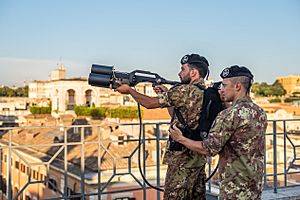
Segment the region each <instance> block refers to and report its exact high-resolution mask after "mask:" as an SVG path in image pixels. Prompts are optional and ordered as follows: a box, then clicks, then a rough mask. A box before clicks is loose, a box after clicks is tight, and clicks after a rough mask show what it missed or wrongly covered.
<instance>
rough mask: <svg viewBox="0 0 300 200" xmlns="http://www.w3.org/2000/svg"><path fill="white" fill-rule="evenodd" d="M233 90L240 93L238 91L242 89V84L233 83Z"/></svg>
mask: <svg viewBox="0 0 300 200" xmlns="http://www.w3.org/2000/svg"><path fill="white" fill-rule="evenodd" d="M235 89H236V90H237V91H240V90H241V89H242V84H241V83H240V82H239V81H237V82H236V83H235Z"/></svg>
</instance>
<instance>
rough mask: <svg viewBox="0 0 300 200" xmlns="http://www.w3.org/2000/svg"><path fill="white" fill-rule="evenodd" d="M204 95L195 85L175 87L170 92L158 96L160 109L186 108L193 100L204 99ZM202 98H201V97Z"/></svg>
mask: <svg viewBox="0 0 300 200" xmlns="http://www.w3.org/2000/svg"><path fill="white" fill-rule="evenodd" d="M201 95H202V93H201V92H199V91H197V88H196V86H193V85H187V84H185V85H179V86H174V87H172V88H171V89H170V90H168V92H165V93H161V94H158V99H159V104H160V107H162V108H164V107H170V106H175V107H176V108H180V107H185V106H186V105H187V104H189V103H190V101H191V100H192V99H202V96H201ZM199 96H200V97H201V98H200V97H199Z"/></svg>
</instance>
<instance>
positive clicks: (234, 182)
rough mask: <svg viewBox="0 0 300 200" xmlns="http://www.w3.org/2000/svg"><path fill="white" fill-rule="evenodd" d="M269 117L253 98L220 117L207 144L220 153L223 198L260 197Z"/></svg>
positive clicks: (236, 103) (221, 192)
mask: <svg viewBox="0 0 300 200" xmlns="http://www.w3.org/2000/svg"><path fill="white" fill-rule="evenodd" d="M266 127H267V116H266V113H265V112H264V111H263V109H262V108H260V107H259V106H257V105H256V104H254V103H253V102H252V100H251V99H250V98H249V97H244V98H241V99H238V100H237V101H236V102H235V103H234V104H233V105H232V106H231V107H229V108H227V109H226V110H223V111H222V112H220V113H219V115H218V116H217V118H216V120H215V122H214V124H213V127H212V129H211V130H210V133H209V136H208V139H207V140H205V141H203V146H204V148H206V150H207V151H208V152H209V154H210V155H212V156H213V155H216V154H218V153H219V158H220V166H219V173H220V178H221V184H220V187H221V191H220V197H221V199H260V197H261V191H262V178H263V162H264V144H265V132H266Z"/></svg>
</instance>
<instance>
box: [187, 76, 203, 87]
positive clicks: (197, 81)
mask: <svg viewBox="0 0 300 200" xmlns="http://www.w3.org/2000/svg"><path fill="white" fill-rule="evenodd" d="M190 84H191V85H195V84H201V85H204V79H203V78H202V77H201V78H199V79H197V80H194V81H192V82H191V83H190Z"/></svg>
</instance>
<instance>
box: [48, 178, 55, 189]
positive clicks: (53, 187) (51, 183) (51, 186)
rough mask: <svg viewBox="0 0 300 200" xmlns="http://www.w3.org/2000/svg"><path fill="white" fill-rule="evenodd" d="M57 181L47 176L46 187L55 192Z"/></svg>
mask: <svg viewBox="0 0 300 200" xmlns="http://www.w3.org/2000/svg"><path fill="white" fill-rule="evenodd" d="M56 187H57V183H56V180H54V179H52V178H49V183H48V188H49V189H51V190H53V191H54V192H56V191H57V190H56Z"/></svg>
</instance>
